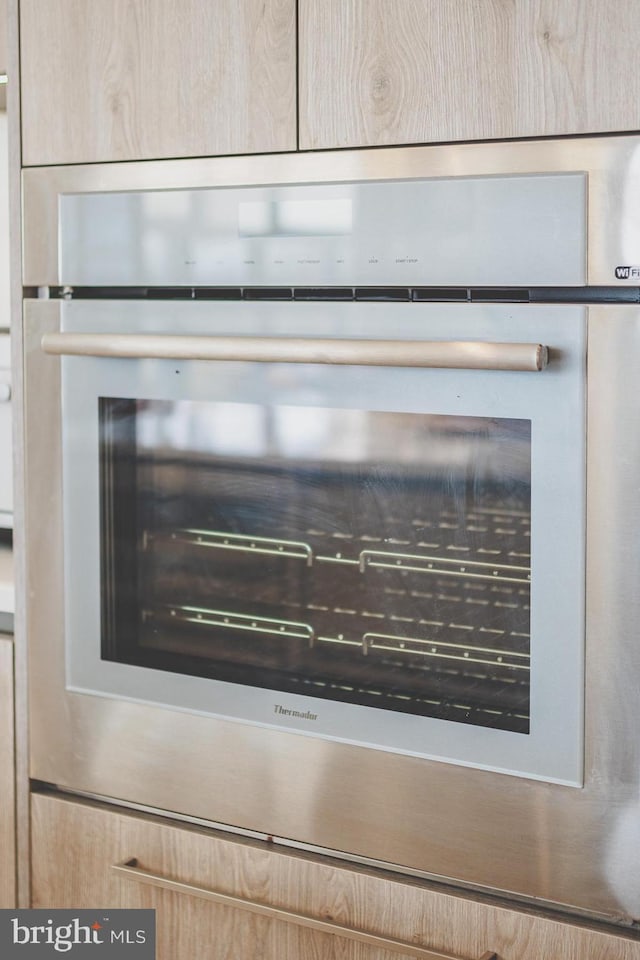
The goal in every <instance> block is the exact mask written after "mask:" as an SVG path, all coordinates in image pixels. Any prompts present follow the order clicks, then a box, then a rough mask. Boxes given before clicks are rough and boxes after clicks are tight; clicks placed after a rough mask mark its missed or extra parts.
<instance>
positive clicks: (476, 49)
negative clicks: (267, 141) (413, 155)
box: [300, 0, 640, 149]
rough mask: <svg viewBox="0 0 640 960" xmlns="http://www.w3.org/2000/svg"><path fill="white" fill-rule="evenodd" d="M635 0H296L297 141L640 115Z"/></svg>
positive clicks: (623, 119) (390, 139) (394, 137)
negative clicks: (298, 139)
mask: <svg viewBox="0 0 640 960" xmlns="http://www.w3.org/2000/svg"><path fill="white" fill-rule="evenodd" d="M639 41H640V4H638V3H637V2H636V0H620V2H618V3H610V2H609V0H483V2H482V3H478V2H477V0H456V2H455V3H452V2H451V0H402V2H400V3H389V2H387V0H300V146H301V148H302V149H317V148H327V147H355V146H374V145H382V144H400V143H418V142H424V143H429V142H447V141H458V140H484V139H497V138H509V137H536V136H556V135H563V134H582V133H596V132H603V131H621V130H625V131H630V130H637V129H638V128H639V127H640V70H638V43H639Z"/></svg>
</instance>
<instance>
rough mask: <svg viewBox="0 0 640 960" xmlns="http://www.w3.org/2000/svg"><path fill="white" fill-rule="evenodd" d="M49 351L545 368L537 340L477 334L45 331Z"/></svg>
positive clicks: (265, 360) (161, 357) (175, 357)
mask: <svg viewBox="0 0 640 960" xmlns="http://www.w3.org/2000/svg"><path fill="white" fill-rule="evenodd" d="M41 344H42V349H43V350H44V352H45V353H50V354H57V355H62V356H80V357H121V358H127V359H158V360H239V361H245V362H250V363H326V364H348V365H355V366H374V367H435V368H438V367H440V368H442V367H445V368H452V369H458V370H519V371H526V370H532V371H537V370H544V368H545V367H546V366H547V364H548V362H549V351H548V350H547V348H546V347H544V346H542V345H541V344H539V343H485V342H483V341H477V340H453V341H442V340H341V339H321V338H306V337H305V338H303V337H294V338H292V337H284V338H282V337H280V338H278V337H216V336H211V337H200V336H176V335H164V334H135V333H133V334H132V333H46V334H45V335H44V336H43V337H42V341H41Z"/></svg>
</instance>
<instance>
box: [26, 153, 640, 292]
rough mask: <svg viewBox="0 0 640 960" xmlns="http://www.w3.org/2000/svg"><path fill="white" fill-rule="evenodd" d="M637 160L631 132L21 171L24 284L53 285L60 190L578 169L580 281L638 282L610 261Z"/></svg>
mask: <svg viewBox="0 0 640 960" xmlns="http://www.w3.org/2000/svg"><path fill="white" fill-rule="evenodd" d="M639 163H640V138H638V137H637V136H615V137H590V138H586V137H580V138H571V137H565V138H562V139H556V140H539V141H534V142H532V141H519V142H518V141H515V142H512V143H496V142H493V143H490V142H486V143H469V144H454V145H448V146H441V145H434V146H409V147H389V148H384V149H379V148H378V149H364V150H336V151H326V152H313V151H311V152H309V153H296V154H275V155H260V156H237V157H216V158H199V159H190V160H158V161H142V162H136V163H126V164H113V163H102V164H85V165H65V166H60V167H45V168H35V167H34V168H30V169H25V170H23V174H22V175H23V214H24V217H23V221H24V223H23V235H24V236H25V237H28V238H29V240H28V243H26V244H25V250H24V259H23V270H24V275H23V283H24V285H25V286H33V287H37V286H42V285H45V286H55V285H56V284H58V282H59V279H58V278H59V273H58V200H59V196H60V195H61V194H68V193H88V192H94V191H128V190H163V189H167V190H175V189H191V188H193V189H196V188H199V187H212V186H221V187H224V186H257V185H264V184H274V185H277V184H296V183H339V182H349V181H356V180H362V181H370V180H383V179H386V178H392V179H403V178H406V179H413V178H429V177H453V176H463V177H464V176H466V177H481V176H497V175H501V174H506V175H513V174H534V173H549V172H551V173H562V172H565V173H575V172H581V171H585V172H586V173H587V175H588V176H587V207H588V212H589V220H588V244H587V247H588V254H587V253H585V259H586V260H587V283H589V284H609V283H615V284H616V285H620V286H625V285H634V284H635V285H636V286H637V279H635V278H634V277H633V276H631V275H629V277H627V278H618V277H616V275H615V267H616V266H617V265H619V264H620V265H623V264H632V263H635V257H634V254H633V251H634V250H636V249H637V247H638V224H637V220H636V218H635V214H634V210H635V209H636V208H637V204H636V203H635V200H634V197H635V196H636V195H637V190H638V187H637V183H638V176H637V170H638V164H639Z"/></svg>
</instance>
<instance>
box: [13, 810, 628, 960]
mask: <svg viewBox="0 0 640 960" xmlns="http://www.w3.org/2000/svg"><path fill="white" fill-rule="evenodd" d="M31 905H32V906H33V907H41V908H42V907H69V908H103V907H105V908H116V907H146V908H154V909H155V910H156V923H157V960H175V958H180V960H202V958H203V957H206V958H207V960H231V958H234V960H235V958H237V960H320V958H322V960H333V958H335V960H338V958H340V960H392V958H396V960H397V958H398V957H403V956H404V957H423V958H424V960H444V958H447V960H448V958H456V960H458V958H460V960H480V958H483V960H485V958H486V960H488V958H489V957H494V956H496V957H497V958H499V960H541V958H553V960H640V942H639V941H637V940H632V939H629V937H628V936H627V935H626V934H625V933H623V932H622V931H620V932H617V931H611V932H609V931H608V930H607V929H600V928H596V927H591V926H587V925H577V924H575V923H569V922H564V921H563V920H561V919H557V918H555V917H554V918H549V917H547V916H545V915H540V914H537V913H529V912H523V911H520V910H516V909H512V908H510V907H508V906H503V905H501V904H500V905H496V904H494V903H492V902H488V901H482V900H478V899H476V898H471V897H469V896H463V895H461V894H457V893H455V892H452V891H451V889H450V888H439V887H438V886H437V885H434V884H427V883H423V882H420V881H411V880H407V879H405V878H400V877H395V876H394V875H391V874H388V873H380V872H378V871H375V870H372V869H368V868H363V867H359V866H351V865H348V864H343V863H341V862H337V861H335V860H331V859H328V858H323V857H319V856H313V855H307V854H299V853H297V852H295V851H292V850H289V849H288V848H282V847H272V846H270V845H269V844H267V843H264V842H261V841H257V840H256V841H254V840H247V839H243V838H237V837H229V835H227V834H223V833H220V832H218V831H213V830H206V829H203V828H199V827H192V826H189V825H176V824H175V823H173V822H172V821H167V820H164V819H160V818H154V817H151V816H148V815H145V814H138V813H131V812H123V811H122V810H121V809H119V808H113V807H109V806H106V805H103V804H98V803H92V802H90V801H79V800H72V799H69V798H68V797H64V796H61V795H57V794H52V793H36V794H33V796H32V904H31Z"/></svg>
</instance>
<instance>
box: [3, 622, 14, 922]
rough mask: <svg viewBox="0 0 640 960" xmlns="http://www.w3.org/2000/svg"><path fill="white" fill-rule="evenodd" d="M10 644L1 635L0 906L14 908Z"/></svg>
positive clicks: (9, 641) (9, 639)
mask: <svg viewBox="0 0 640 960" xmlns="http://www.w3.org/2000/svg"><path fill="white" fill-rule="evenodd" d="M13 730H14V723H13V643H12V640H11V638H10V637H8V636H6V635H4V634H0V908H3V909H6V908H10V907H15V870H16V864H15V772H14V735H13Z"/></svg>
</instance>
